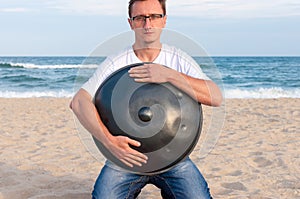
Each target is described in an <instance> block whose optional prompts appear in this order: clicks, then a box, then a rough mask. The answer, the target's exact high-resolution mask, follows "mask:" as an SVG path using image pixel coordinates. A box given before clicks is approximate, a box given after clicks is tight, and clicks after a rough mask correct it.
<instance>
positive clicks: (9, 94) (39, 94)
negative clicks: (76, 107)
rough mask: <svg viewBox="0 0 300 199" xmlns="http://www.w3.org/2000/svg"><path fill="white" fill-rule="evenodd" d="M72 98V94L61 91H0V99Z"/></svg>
mask: <svg viewBox="0 0 300 199" xmlns="http://www.w3.org/2000/svg"><path fill="white" fill-rule="evenodd" d="M72 96H74V93H73V92H69V91H65V90H61V91H45V92H37V91H31V92H30V91H27V92H16V91H0V97H2V98H31V97H54V98H64V97H67V98H69V97H72Z"/></svg>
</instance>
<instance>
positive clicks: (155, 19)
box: [130, 14, 165, 25]
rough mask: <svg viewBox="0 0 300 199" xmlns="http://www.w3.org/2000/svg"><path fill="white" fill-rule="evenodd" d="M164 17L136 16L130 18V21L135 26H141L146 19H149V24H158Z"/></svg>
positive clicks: (155, 15)
mask: <svg viewBox="0 0 300 199" xmlns="http://www.w3.org/2000/svg"><path fill="white" fill-rule="evenodd" d="M164 16H165V15H164V14H151V15H149V16H145V15H138V16H135V17H131V18H130V19H131V20H132V21H133V22H134V23H136V24H137V25H141V24H144V23H145V22H146V20H147V19H149V20H150V21H151V22H158V21H159V20H160V19H162V18H163V17H164Z"/></svg>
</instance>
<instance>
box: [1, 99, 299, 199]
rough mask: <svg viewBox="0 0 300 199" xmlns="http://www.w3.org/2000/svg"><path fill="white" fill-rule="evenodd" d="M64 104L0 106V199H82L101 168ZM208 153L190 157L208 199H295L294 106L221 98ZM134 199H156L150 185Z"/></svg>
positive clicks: (26, 101) (41, 102) (10, 101)
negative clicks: (221, 115) (220, 116)
mask: <svg viewBox="0 0 300 199" xmlns="http://www.w3.org/2000/svg"><path fill="white" fill-rule="evenodd" d="M69 101H70V99H57V98H27V99H3V98H2V99H0V113H1V114H0V117H1V118H0V121H1V123H0V198H1V199H23V198H26V199H27V198H32V199H48V198H49V199H52V198H55V199H56V198H61V199H71V198H72V199H74V198H75V199H76V198H80V199H82V198H83V199H84V198H90V193H91V191H92V188H93V184H94V181H95V179H96V178H97V176H98V173H99V171H100V169H101V166H102V164H103V162H98V161H96V159H95V158H94V157H93V156H92V155H91V154H90V153H89V152H88V151H87V150H86V148H85V146H84V145H83V144H82V142H81V140H80V138H79V136H78V132H77V129H76V127H75V123H74V120H73V114H72V112H71V111H70V110H69V108H68V104H69ZM225 108H226V117H225V122H224V124H221V127H222V128H221V131H220V132H219V133H217V134H216V135H217V137H216V141H217V142H216V143H214V142H212V144H213V148H212V150H211V151H210V153H209V154H207V155H205V153H204V152H203V151H202V152H201V150H202V149H201V143H205V142H203V139H204V138H205V137H206V136H207V135H206V133H207V132H209V131H208V130H207V129H208V126H209V125H210V124H209V123H210V121H207V120H205V119H206V118H211V117H210V115H211V110H212V109H210V108H207V107H204V120H205V122H204V125H203V134H202V135H201V138H200V141H199V143H198V145H197V147H196V148H195V150H194V152H193V153H192V155H191V157H192V159H193V160H194V161H195V163H196V164H197V166H198V167H199V169H200V170H201V172H202V173H203V175H204V177H205V178H206V180H207V182H208V184H209V187H210V190H211V193H212V195H213V197H214V198H238V199H242V198H253V199H259V198H261V199H262V198H264V199H266V198H300V153H299V147H300V136H299V135H300V130H299V126H300V99H228V100H226V102H225ZM139 198H153V199H154V198H160V193H159V190H158V189H157V188H156V187H154V186H151V185H148V186H146V187H145V189H143V191H142V193H141V195H140V196H139Z"/></svg>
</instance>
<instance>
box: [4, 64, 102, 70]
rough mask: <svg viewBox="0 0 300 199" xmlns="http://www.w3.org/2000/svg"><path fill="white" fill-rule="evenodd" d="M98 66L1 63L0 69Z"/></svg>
mask: <svg viewBox="0 0 300 199" xmlns="http://www.w3.org/2000/svg"><path fill="white" fill-rule="evenodd" d="M97 67H98V65H97V64H55V65H38V64H33V63H0V68H30V69H64V68H66V69H67V68H97Z"/></svg>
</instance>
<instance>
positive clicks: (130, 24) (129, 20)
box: [127, 18, 133, 30]
mask: <svg viewBox="0 0 300 199" xmlns="http://www.w3.org/2000/svg"><path fill="white" fill-rule="evenodd" d="M127 20H128V23H129V26H130V28H131V30H133V26H132V20H131V19H129V18H128V19H127Z"/></svg>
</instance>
